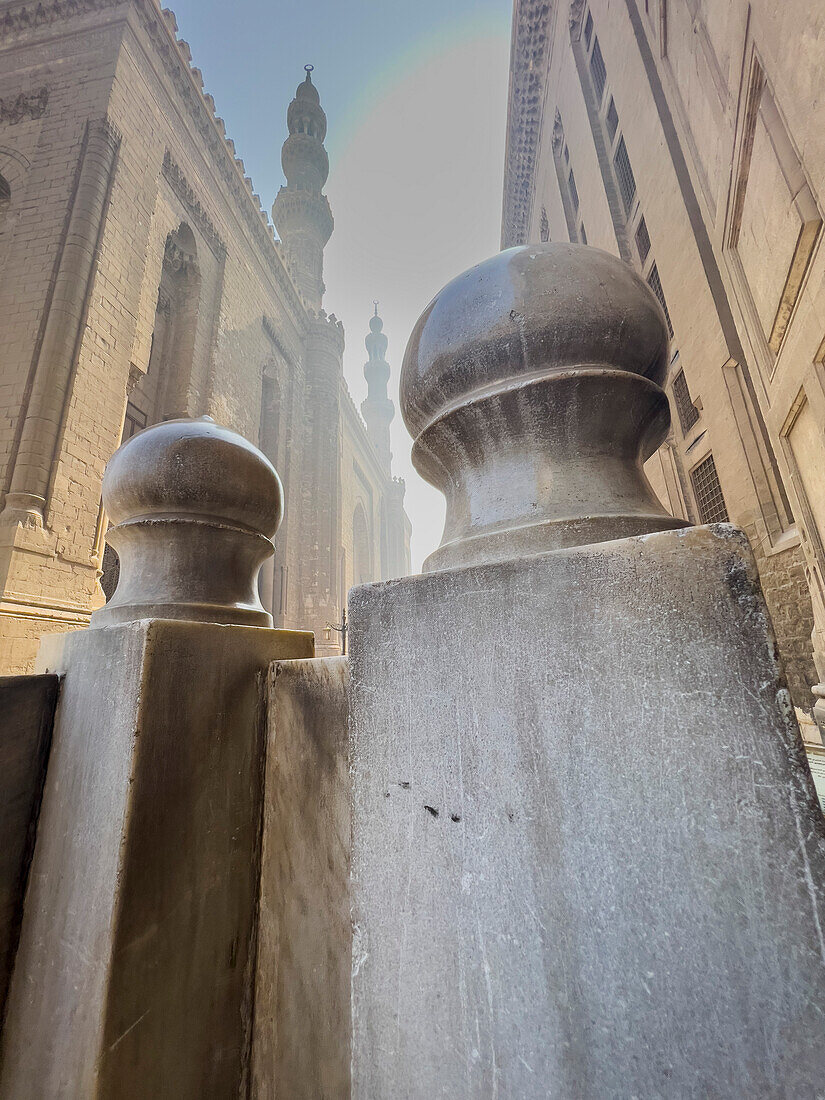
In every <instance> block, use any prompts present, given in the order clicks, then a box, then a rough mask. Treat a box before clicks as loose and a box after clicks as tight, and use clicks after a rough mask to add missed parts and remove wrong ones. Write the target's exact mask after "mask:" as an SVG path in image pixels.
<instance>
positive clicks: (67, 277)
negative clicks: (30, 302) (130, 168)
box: [4, 119, 120, 525]
mask: <svg viewBox="0 0 825 1100" xmlns="http://www.w3.org/2000/svg"><path fill="white" fill-rule="evenodd" d="M119 145H120V135H119V134H118V132H117V131H116V130H115V128H114V127H113V126H112V125H111V124H110V123H109V122H108V120H107V119H98V120H96V121H94V122H90V123H89V124H88V127H87V131H86V138H85V142H84V146H83V152H82V162H81V165H80V171H79V175H78V180H77V187H76V190H75V194H74V198H73V201H72V210H71V214H70V217H69V224H68V229H67V233H66V240H65V243H64V245H63V251H62V255H61V259H60V265H59V268H58V273H57V279H56V282H55V287H54V293H53V295H52V300H51V303H50V305H49V313H48V318H47V320H46V326H45V330H44V333H43V342H42V344H41V347H40V352H39V355H38V359H37V368H36V371H35V376H34V385H33V387H32V392H31V396H30V398H29V402H28V407H27V409H26V416H25V421H24V424H23V432H22V435H21V437H20V445H19V448H18V451H17V456H16V459H15V464H14V473H13V475H12V479H11V488H10V491H9V493H8V495H7V497H6V503H5V509H4V512H5V513H6V518H7V519H9V520H11V521H12V522H14V521H16V520H18V519H21V518H26V519H28V522H34V523H36V524H38V525H39V524H42V523H43V520H44V513H45V509H46V503H47V502H46V496H47V493H48V489H49V482H50V480H51V476H52V466H53V464H54V460H55V454H56V451H57V442H58V438H59V434H60V429H61V426H62V422H63V416H64V410H65V406H66V398H67V395H68V392H69V388H70V385H71V378H72V372H73V370H74V365H75V361H76V358H77V355H78V352H79V345H80V340H81V339H82V334H83V318H84V313H85V310H86V307H87V301H88V295H89V289H90V286H91V280H92V277H93V274H94V269H95V261H96V250H97V247H98V241H99V238H100V232H101V228H102V225H103V221H104V218H105V213H106V206H107V202H108V197H109V188H110V186H111V181H112V176H113V173H114V168H115V164H116V160H117V152H118V148H119Z"/></svg>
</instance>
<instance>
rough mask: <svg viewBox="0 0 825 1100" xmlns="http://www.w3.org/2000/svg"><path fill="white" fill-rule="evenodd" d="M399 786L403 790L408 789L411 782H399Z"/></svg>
mask: <svg viewBox="0 0 825 1100" xmlns="http://www.w3.org/2000/svg"><path fill="white" fill-rule="evenodd" d="M398 786H399V787H400V788H401V789H402V790H403V791H408V790H409V789H410V784H409V783H407V782H406V781H404V782H401V783H399V784H398Z"/></svg>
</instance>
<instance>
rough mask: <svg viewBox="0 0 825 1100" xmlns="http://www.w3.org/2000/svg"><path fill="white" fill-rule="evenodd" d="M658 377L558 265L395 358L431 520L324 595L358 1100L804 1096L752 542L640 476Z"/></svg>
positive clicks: (626, 322) (595, 273) (806, 874)
mask: <svg viewBox="0 0 825 1100" xmlns="http://www.w3.org/2000/svg"><path fill="white" fill-rule="evenodd" d="M667 362H668V356H667V329H666V326H665V321H664V317H663V315H662V313H661V311H660V309H659V306H658V304H657V303H656V302H655V300H654V299H653V296H652V295H651V294H650V292H649V290H648V289H647V287H646V286H645V285H644V283H643V282H642V281H641V280H640V279H639V278H638V277H637V276H636V275H635V274H634V273H633V272H632V271H631V270H630V268H628V267H627V266H626V265H625V264H623V263H622V262H621V261H620V260H618V259H615V258H613V257H611V256H608V255H607V254H605V253H602V252H599V251H597V250H595V249H588V248H584V247H581V246H576V245H566V244H549V245H544V246H535V245H532V246H530V247H527V248H519V249H510V250H509V251H506V252H502V253H500V254H499V255H498V256H496V257H494V258H493V259H491V260H489V261H487V262H486V263H483V264H480V265H479V266H478V267H476V268H473V269H472V270H470V271H468V272H466V273H464V274H463V275H462V276H460V277H459V278H457V279H456V280H454V281H453V282H452V283H451V284H449V285H448V286H447V287H445V288H444V290H442V291H441V292H440V294H438V295H437V296H436V298H435V299H434V300H433V302H431V303H430V305H429V306H428V307H427V310H426V311H425V313H424V314H423V316H422V317H421V319H420V321H419V322H418V324H417V325H416V327H415V329H414V331H413V334H412V337H411V339H410V343H409V346H408V349H407V355H406V358H405V362H404V367H403V372H402V379H401V398H402V408H403V412H404V417H405V420H406V423H407V425H408V427H409V428H410V430H411V432H412V433H413V435H414V436H415V443H414V448H413V456H414V461H415V463H416V466H417V467H418V469H419V470H420V471H421V472H422V473H423V475H424V476H425V477H427V478H428V479H429V480H431V481H432V482H433V483H434V484H435V485H437V486H438V487H439V488H440V489H442V491H444V492H445V494H446V496H447V518H446V525H445V532H444V539H443V541H442V544H441V546H440V547H439V548H438V549H437V550H436V551H435V553H434V554H433V555H432V556H431V557H430V559H429V561H428V563H427V567H428V569H429V572H428V573H426V574H425V575H424V576H420V577H409V578H403V579H401V580H398V581H394V582H392V583H391V584H385V585H365V586H362V587H360V588H356V589H354V590H353V592H352V593H351V596H350V660H351V689H350V691H351V695H350V726H351V731H352V739H353V740H352V748H351V751H352V763H351V775H352V782H353V822H352V843H353V848H352V876H351V889H352V920H353V930H354V940H353V966H352V1012H353V1040H352V1043H353V1051H352V1067H353V1083H352V1089H353V1092H352V1095H353V1097H354V1098H355V1100H372V1098H374V1097H385V1096H387V1097H389V1096H392V1097H397V1098H399V1100H401V1098H403V1100H412V1098H415V1100H424V1098H427V1100H429V1098H431V1097H434V1096H451V1097H462V1098H470V1097H478V1098H481V1097H490V1096H496V1097H498V1098H499V1100H532V1098H535V1100H540V1098H541V1100H544V1098H546V1097H548V1096H552V1097H588V1098H589V1097H594V1098H596V1097H599V1098H601V1097H616V1096H622V1097H624V1096H634V1097H639V1098H644V1100H653V1098H659V1097H677V1096H678V1097H680V1098H688V1097H696V1098H697V1100H698V1098H700V1097H702V1098H703V1097H707V1096H714V1097H724V1098H730V1100H738V1098H739V1097H742V1096H776V1097H779V1096H815V1095H817V1094H818V1093H819V1092H820V1091H821V1081H822V1075H823V1071H825V1056H823V1052H822V1042H821V1020H822V1017H823V1012H825V941H823V934H822V929H823V925H825V905H823V889H825V887H824V886H823V884H825V823H824V822H823V817H822V814H821V812H820V810H819V807H818V804H817V801H816V795H815V792H814V788H813V784H812V781H811V777H810V773H809V771H808V767H807V762H806V759H805V754H804V751H803V748H802V744H801V740H800V737H799V732H798V729H797V727H796V723H795V721H794V718H793V710H792V707H791V705H790V700H789V697H788V693H787V690H786V689H785V687H784V684H783V681H782V674H781V670H780V668H779V666H778V664H777V660H776V656H775V652H776V650H775V644H774V639H773V634H772V629H771V624H770V620H769V617H768V614H767V610H766V607H765V603H764V600H763V598H762V594H761V591H760V589H759V583H758V579H757V573H756V570H755V567H754V563H753V558H752V555H751V552H750V549H749V547H748V544H747V540H746V539H745V537H744V535H743V534H742V533H741V532H740V531H737V530H736V529H735V528H733V527H731V526H729V525H717V526H712V527H696V528H687V529H686V528H685V526H684V523H683V522H682V521H677V520H674V519H673V518H672V517H670V516H668V515H667V514H666V513H664V512H663V510H662V508H661V506H660V505H659V504H658V502H657V501H656V499H655V497H654V496H653V493H652V491H651V489H650V486H649V485H648V484H647V482H646V479H645V477H644V473H643V470H642V463H643V462H644V461H645V459H646V458H648V457H649V455H650V454H651V453H652V452H653V451H655V449H656V448H657V447H658V446H659V444H660V443H661V441H662V439H663V438H664V436H665V434H666V432H667V428H668V423H669V414H668V407H667V402H666V400H665V398H664V394H663V392H662V389H661V385H662V382H663V380H664V377H665V370H666V366H667Z"/></svg>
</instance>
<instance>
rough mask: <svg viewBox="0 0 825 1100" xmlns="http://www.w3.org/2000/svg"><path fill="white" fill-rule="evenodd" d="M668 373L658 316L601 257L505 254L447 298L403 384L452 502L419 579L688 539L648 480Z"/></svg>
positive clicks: (410, 421)
mask: <svg viewBox="0 0 825 1100" xmlns="http://www.w3.org/2000/svg"><path fill="white" fill-rule="evenodd" d="M667 364H668V330H667V326H666V324H665V316H664V313H663V312H662V309H661V306H660V305H659V303H658V302H657V301H656V299H655V297H654V296H653V294H652V293H651V291H650V289H649V288H648V287H647V286H646V285H645V283H644V281H643V280H642V279H641V278H639V276H638V275H637V274H635V273H634V272H633V271H632V270H631V269H630V268H629V267H628V265H627V264H625V263H623V262H621V261H620V260H617V259H616V258H615V257H614V256H610V255H609V254H608V253H606V252H602V251H600V250H598V249H595V248H583V247H582V246H581V245H577V244H566V243H561V242H556V243H553V244H542V245H530V246H529V247H525V248H510V249H507V250H506V251H504V252H499V253H498V254H497V255H496V256H493V257H491V258H490V259H488V260H485V261H484V262H483V263H480V264H476V266H475V267H472V268H470V269H469V270H468V271H465V272H463V273H462V274H461V275H459V276H457V277H456V278H455V279H453V280H452V281H451V282H449V283H448V284H447V285H446V286H445V287H444V288H443V289H442V290H441V291H439V293H438V294H436V296H435V298H433V300H432V301H431V302H430V304H429V305H428V306H427V308H426V309H425V310H424V312H423V313H422V314H421V316H420V318H419V319H418V321H417V322H416V325H415V327H414V329H413V331H412V335H411V336H410V340H409V343H408V345H407V351H406V353H405V356H404V366H403V369H402V372H401V407H402V410H403V413H404V422H405V423H406V425H407V428H408V430H409V431H410V433H411V434H412V435H413V437H414V440H415V442H414V443H413V450H412V457H413V462H414V464H415V466H416V469H417V470H418V472H419V473H420V474H421V476H422V477H424V478H426V480H427V481H430V482H432V484H433V485H435V486H436V488H438V489H440V490H441V491H442V492H443V493H444V495H445V497H446V501H447V512H446V518H445V523H444V534H443V537H442V540H441V545H440V546H439V547H438V549H437V550H436V551H435V552H434V553H433V554H431V555H430V556H429V558H427V561H426V562H425V565H424V568H425V570H432V569H449V568H454V567H457V566H462V565H479V564H481V563H482V562H485V561H499V560H505V559H508V558H514V557H522V556H523V555H525V554H532V553H544V552H546V551H548V550H557V549H560V548H562V547H565V546H579V545H584V544H587V543H593V542H603V541H604V540H606V539H611V538H624V537H626V536H628V535H640V534H646V533H648V532H649V531H662V530H668V529H671V528H676V527H684V526H685V522H684V520H682V519H674V517H673V516H671V515H670V513H669V512H668V511H667V510H666V509H665V508H664V507H663V506H662V504H661V502H660V501H659V499H658V498H657V497H656V495H655V493H654V492H653V489H652V488H651V486H650V484H649V482H648V480H647V478H646V476H645V474H644V471H643V468H642V466H643V463H644V462H645V461H646V460H647V459H648V458H650V456H651V455H652V454H653V452H654V451H655V450H656V449H657V448H658V447H659V445H660V444H661V443H662V442H663V440H664V438H665V436H666V434H667V431H668V427H669V424H670V412H669V409H668V403H667V398H666V397H665V394H664V392H663V390H662V383H663V381H664V378H665V375H666V372H667Z"/></svg>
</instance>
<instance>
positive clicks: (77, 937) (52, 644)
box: [0, 620, 312, 1100]
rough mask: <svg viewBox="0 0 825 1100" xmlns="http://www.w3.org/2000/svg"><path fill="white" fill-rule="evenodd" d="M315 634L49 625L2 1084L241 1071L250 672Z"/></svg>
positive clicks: (256, 757) (306, 648) (129, 1086)
mask: <svg viewBox="0 0 825 1100" xmlns="http://www.w3.org/2000/svg"><path fill="white" fill-rule="evenodd" d="M311 653H312V636H311V635H307V634H301V633H297V632H292V631H277V630H266V629H262V628H254V627H241V626H232V627H229V626H217V625H213V624H209V623H186V622H176V621H164V620H154V621H146V620H144V621H139V622H134V623H124V624H117V625H114V626H108V627H101V628H100V629H97V630H86V631H83V632H79V633H76V634H70V635H65V636H62V637H61V636H55V637H54V638H50V639H48V641H47V642H44V644H43V647H42V649H41V655H40V664H41V668H42V670H43V671H47V670H48V671H52V672H55V671H56V672H60V673H62V674H64V676H65V679H64V681H63V685H62V690H61V698H60V703H59V706H58V712H57V716H56V720H55V727H54V737H53V743H52V752H51V758H50V762H49V769H48V774H47V778H46V787H45V791H44V796H43V805H42V810H41V814H40V822H39V827H38V836H37V844H36V847H35V853H34V859H33V863H32V870H31V875H30V885H29V891H28V894H27V897H26V906H25V911H24V917H23V928H22V934H21V939H20V947H19V950H18V954H17V962H16V965H15V970H14V974H13V978H12V984H11V989H10V993H9V1000H8V1014H7V1020H6V1027H5V1030H4V1034H3V1049H2V1056H3V1067H2V1076H0V1094H1V1095H2V1096H3V1097H4V1098H6V1097H9V1098H15V1100H16V1098H23V1097H26V1098H31V1100H34V1098H41V1097H46V1096H55V1097H56V1096H61V1097H63V1096H65V1097H87V1096H92V1095H94V1096H97V1097H113V1098H114V1097H118V1098H119V1100H127V1098H130V1097H135V1098H138V1097H140V1098H141V1100H145V1097H147V1096H158V1097H161V1096H174V1097H180V1098H186V1097H191V1098H193V1100H194V1098H196V1097H197V1098H199V1100H202V1098H203V1097H204V1096H215V1097H217V1096H237V1095H239V1094H242V1093H243V1090H244V1089H246V1088H247V1087H248V1083H249V1073H250V1049H251V1038H252V997H253V977H254V960H255V949H256V947H255V945H256V934H257V923H256V912H257V899H258V882H259V867H260V821H261V807H262V791H263V778H264V775H263V766H264V744H265V730H264V721H263V713H264V708H263V702H264V700H263V682H262V677H263V676H265V674H266V670H267V668H268V667H269V664H270V662H271V661H272V660H273V659H277V658H279V657H286V656H295V657H300V656H310V655H311Z"/></svg>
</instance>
